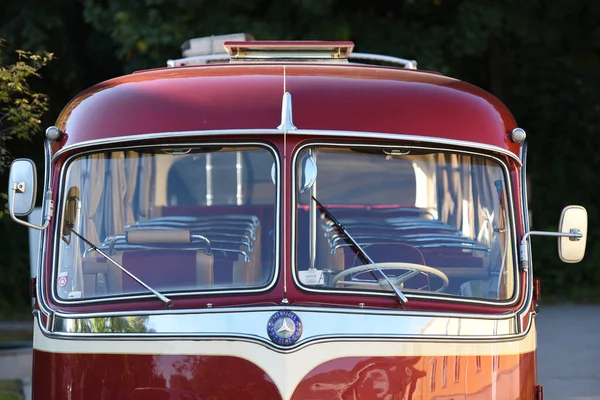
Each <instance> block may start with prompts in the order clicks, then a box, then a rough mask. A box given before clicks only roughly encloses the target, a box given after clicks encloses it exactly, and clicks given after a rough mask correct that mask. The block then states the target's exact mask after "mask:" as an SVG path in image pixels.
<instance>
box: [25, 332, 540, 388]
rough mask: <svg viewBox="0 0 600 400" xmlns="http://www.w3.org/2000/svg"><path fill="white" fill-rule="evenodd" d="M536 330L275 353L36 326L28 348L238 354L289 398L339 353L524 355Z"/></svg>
mask: <svg viewBox="0 0 600 400" xmlns="http://www.w3.org/2000/svg"><path fill="white" fill-rule="evenodd" d="M536 346H537V342H536V329H535V321H533V323H532V326H531V329H530V330H529V332H528V333H527V335H525V336H524V337H523V338H521V339H519V340H515V341H509V342H497V343H490V342H474V343H464V342H463V343H461V342H427V341H394V340H377V341H360V340H353V341H339V342H321V343H315V344H313V345H308V346H305V347H303V348H301V349H299V350H297V351H295V352H291V353H279V352H276V351H273V350H271V349H269V348H267V347H265V346H263V345H260V344H258V343H250V342H242V341H225V340H163V339H159V340H94V339H89V340H82V339H78V340H77V339H53V338H49V337H46V336H44V334H43V333H42V332H41V330H40V328H39V326H38V324H37V323H36V324H35V330H34V335H33V347H34V349H36V350H39V351H45V352H50V353H64V354H152V355H203V356H230V357H238V358H243V359H245V360H248V361H250V362H252V363H253V364H255V365H257V366H258V367H260V368H261V369H262V370H263V371H265V372H266V373H267V374H268V375H269V376H270V377H271V379H272V380H273V382H274V383H275V385H276V386H277V388H278V389H279V392H280V393H281V394H282V396H283V398H284V399H289V398H290V397H291V395H292V393H293V392H294V389H295V388H296V386H297V385H298V384H299V383H300V381H301V380H302V378H304V376H306V374H307V373H309V372H310V371H311V370H313V369H314V368H315V367H317V366H318V365H320V364H322V363H324V362H326V361H329V360H333V359H336V358H342V357H377V356H379V357H381V356H388V357H391V356H393V357H399V356H444V355H447V356H455V355H460V356H469V355H479V356H494V355H509V354H523V353H529V352H532V351H534V350H535V349H536Z"/></svg>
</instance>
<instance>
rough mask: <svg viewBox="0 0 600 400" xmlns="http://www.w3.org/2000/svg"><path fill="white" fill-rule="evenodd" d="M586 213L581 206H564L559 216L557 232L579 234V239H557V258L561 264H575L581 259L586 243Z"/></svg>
mask: <svg viewBox="0 0 600 400" xmlns="http://www.w3.org/2000/svg"><path fill="white" fill-rule="evenodd" d="M587 225H588V217H587V211H586V209H585V208H583V207H581V206H566V207H565V208H564V209H563V211H562V214H561V216H560V223H559V228H558V229H559V232H561V233H567V234H577V233H579V234H581V236H580V237H569V236H562V237H559V238H558V256H559V257H560V259H561V260H562V261H563V262H566V263H577V262H579V261H581V260H582V259H583V255H584V254H585V245H586V241H587Z"/></svg>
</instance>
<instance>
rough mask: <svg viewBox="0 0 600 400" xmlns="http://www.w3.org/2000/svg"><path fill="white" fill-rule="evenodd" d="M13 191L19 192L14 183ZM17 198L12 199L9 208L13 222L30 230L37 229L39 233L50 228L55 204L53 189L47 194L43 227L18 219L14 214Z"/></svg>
mask: <svg viewBox="0 0 600 400" xmlns="http://www.w3.org/2000/svg"><path fill="white" fill-rule="evenodd" d="M12 190H13V191H15V192H16V191H17V183H13V187H12ZM15 197H16V196H13V197H12V201H11V205H10V207H9V208H8V211H9V214H10V217H11V218H12V220H13V221H15V222H16V223H18V224H21V225H25V226H27V227H29V228H33V229H37V230H38V231H43V230H44V229H46V228H47V227H48V225H50V220H51V219H52V214H53V213H54V203H53V201H52V189H48V191H47V192H46V196H45V197H46V201H45V203H46V204H45V205H44V223H43V225H41V226H40V225H35V224H32V223H30V222H27V221H23V220H22V219H19V218H17V216H16V215H15V213H14V211H13V210H14V207H15Z"/></svg>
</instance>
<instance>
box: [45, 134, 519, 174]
mask: <svg viewBox="0 0 600 400" xmlns="http://www.w3.org/2000/svg"><path fill="white" fill-rule="evenodd" d="M281 134H282V131H281V130H279V129H230V130H207V131H181V132H157V133H147V134H141V135H132V136H118V137H114V138H106V139H96V140H87V141H84V142H80V143H77V144H73V145H70V146H65V147H63V148H62V149H60V150H59V151H57V152H56V153H55V154H54V158H53V159H54V160H56V159H57V158H58V157H60V156H61V155H62V154H63V153H65V152H67V151H71V150H76V149H82V148H87V147H90V146H104V145H109V144H113V143H131V142H139V141H142V140H160V139H165V138H167V137H168V138H169V139H172V138H189V137H204V136H223V135H281ZM288 134H289V133H288ZM293 134H294V135H307V136H334V137H345V138H348V137H351V138H362V139H391V140H402V141H414V142H419V143H431V144H438V145H448V146H457V147H468V148H474V149H478V150H484V151H491V152H495V153H500V154H503V155H505V156H508V157H510V158H512V159H513V160H515V161H516V162H517V163H518V164H519V165H521V160H520V158H519V157H518V156H517V155H516V154H514V153H513V152H511V151H509V150H506V149H503V148H501V147H498V146H493V145H489V144H485V143H479V142H469V141H466V140H454V139H442V138H434V137H430V136H418V135H405V134H401V133H377V132H362V131H336V130H316V129H296V130H294V131H293Z"/></svg>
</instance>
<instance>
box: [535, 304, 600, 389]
mask: <svg viewBox="0 0 600 400" xmlns="http://www.w3.org/2000/svg"><path fill="white" fill-rule="evenodd" d="M537 323H538V381H539V383H540V384H541V385H542V386H543V387H544V400H600V306H544V307H542V308H541V309H540V312H539V314H538V316H537Z"/></svg>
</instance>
